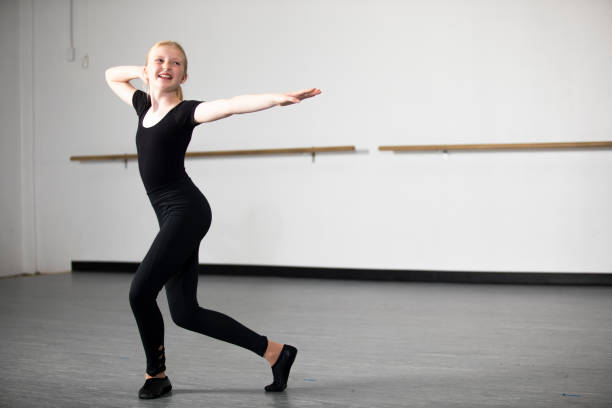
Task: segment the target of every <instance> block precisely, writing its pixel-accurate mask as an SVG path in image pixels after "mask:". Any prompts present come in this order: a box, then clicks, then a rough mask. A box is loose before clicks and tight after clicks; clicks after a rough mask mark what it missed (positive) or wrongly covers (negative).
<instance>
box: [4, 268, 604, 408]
mask: <svg viewBox="0 0 612 408" xmlns="http://www.w3.org/2000/svg"><path fill="white" fill-rule="evenodd" d="M130 279H131V275H130V274H113V273H74V274H60V275H43V276H35V277H19V278H8V279H0V305H1V309H2V314H1V315H0V330H1V333H2V334H1V337H0V341H1V343H0V345H1V347H0V362H1V363H0V364H1V366H0V368H1V369H2V373H3V382H2V391H1V392H0V406H2V407H88V406H91V407H141V406H142V407H145V406H146V407H158V406H159V407H200V406H206V407H216V408H220V407H506V406H508V407H529V408H533V407H566V406H567V407H611V406H612V379H611V377H612V288H610V287H550V286H548V287H546V286H511V285H504V286H501V285H498V286H495V285H460V284H426V283H386V282H378V283H375V282H346V281H317V280H306V279H304V280H302V279H280V278H243V277H234V278H231V277H211V276H200V284H199V300H200V303H201V305H202V306H204V307H209V308H211V309H215V310H219V311H223V312H225V313H227V314H229V315H230V316H232V317H234V318H236V319H238V320H239V321H241V322H243V323H245V324H246V325H247V326H249V327H251V328H253V329H254V330H256V331H259V332H260V333H262V334H265V335H268V336H269V337H270V338H272V339H274V340H278V341H280V342H287V343H291V344H294V345H296V346H298V348H299V349H300V353H299V355H298V359H297V360H296V363H295V365H294V369H293V371H292V376H291V378H290V382H289V388H288V390H287V392H285V393H282V394H266V393H264V391H263V389H262V388H263V386H264V385H265V384H267V383H268V382H269V380H270V379H271V373H270V370H269V368H268V367H267V366H266V362H265V361H264V360H263V359H260V358H258V357H257V356H256V355H254V354H252V353H251V352H248V351H245V350H242V349H239V348H237V347H235V346H231V345H227V344H224V343H222V342H219V341H216V340H212V339H209V338H206V337H204V336H201V335H199V334H196V333H192V332H188V331H185V330H183V329H180V328H178V327H177V326H175V325H174V323H172V322H171V320H170V318H169V314H168V310H167V303H166V299H165V295H164V296H160V298H159V302H160V307H161V309H162V312H163V314H164V318H165V319H166V350H167V351H166V353H167V359H168V361H167V365H168V372H167V373H168V376H169V377H170V379H171V380H172V383H173V386H174V390H173V392H172V394H171V395H170V396H169V397H166V398H161V399H159V400H154V401H140V400H138V398H137V396H136V393H137V390H138V388H139V387H140V386H141V385H142V383H143V381H144V353H143V352H142V351H141V345H140V339H139V337H138V331H137V328H136V325H135V322H134V320H133V317H132V315H131V311H130V308H129V303H128V300H127V298H128V296H127V295H128V289H129V283H130Z"/></svg>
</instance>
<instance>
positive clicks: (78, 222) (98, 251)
mask: <svg viewBox="0 0 612 408" xmlns="http://www.w3.org/2000/svg"><path fill="white" fill-rule="evenodd" d="M24 4H26V5H27V4H28V2H24V3H22V10H26V11H27V7H24ZM68 4H69V2H68V1H67V0H62V1H59V0H54V1H34V4H33V9H32V15H31V16H32V18H33V19H32V21H33V25H32V27H33V31H32V33H31V35H32V39H33V41H32V44H31V45H30V47H31V48H30V51H31V53H32V54H33V60H34V64H33V66H32V68H33V72H32V77H33V80H32V81H31V83H32V88H33V94H34V97H33V107H32V111H33V115H32V117H33V119H32V122H31V123H32V131H31V134H32V135H33V143H34V151H35V159H34V163H33V166H32V167H33V168H34V180H35V182H34V183H33V185H34V189H35V194H34V197H33V198H32V201H33V202H35V212H34V213H35V225H36V227H35V236H36V245H35V247H36V252H37V257H36V263H37V264H38V268H39V269H40V270H42V271H56V270H67V269H69V267H70V261H71V260H73V259H74V260H113V261H115V260H116V261H139V260H140V259H141V258H142V257H143V256H144V254H145V253H146V250H147V249H148V246H149V244H150V243H151V241H152V239H153V237H154V234H155V232H156V229H157V224H156V219H155V216H154V213H153V211H152V209H151V208H150V204H149V202H148V200H147V197H146V194H145V192H144V189H143V187H142V185H141V182H140V179H139V175H138V171H137V165H136V163H135V162H130V163H129V164H128V166H127V168H125V167H124V165H123V163H112V162H103V163H95V164H82V163H75V162H69V160H68V158H69V156H70V155H75V154H79V155H80V154H103V153H126V152H130V153H132V152H135V145H134V133H135V130H136V117H135V114H134V112H133V110H132V108H130V107H129V106H127V105H125V104H122V103H121V102H120V101H119V100H118V99H116V98H115V97H114V96H113V95H112V94H111V92H110V91H109V90H108V89H107V88H106V85H105V83H104V79H103V78H104V70H105V69H106V68H107V67H109V66H113V65H123V64H142V63H143V62H144V56H145V53H146V51H147V50H148V48H149V47H150V46H151V45H152V44H153V43H154V42H156V41H158V40H162V39H174V40H178V41H180V42H181V43H182V44H183V45H184V47H185V48H186V50H187V52H188V56H189V69H190V78H189V80H188V82H187V86H186V87H185V94H186V97H187V99H208V100H211V99H215V98H220V97H227V96H232V95H236V94H241V93H256V92H276V91H289V90H294V89H299V88H303V87H311V86H316V87H319V88H321V89H322V90H323V94H322V95H321V96H319V97H317V98H315V99H313V100H308V101H305V102H304V103H302V104H300V105H297V106H291V107H286V108H276V109H273V110H269V111H265V112H260V113H256V114H251V115H243V116H238V117H232V118H229V119H226V120H222V121H219V122H215V123H212V124H206V125H202V126H199V127H198V128H197V129H196V131H195V132H194V136H193V141H192V143H191V146H190V150H192V151H198V150H217V149H218V150H224V149H248V148H266V147H270V148H275V147H300V146H328V145H345V144H354V145H356V146H357V148H358V149H359V150H360V151H362V153H360V154H349V155H321V156H318V157H317V159H316V162H315V163H314V164H313V163H312V162H311V159H310V157H309V156H295V157H258V158H224V159H197V160H188V161H187V162H186V168H187V172H188V173H189V174H190V175H191V177H192V179H193V180H194V181H195V182H196V184H197V185H199V186H200V187H201V189H202V191H203V192H204V194H205V195H206V196H207V197H208V198H209V201H210V202H211V205H212V208H213V225H212V228H211V230H210V232H209V234H208V236H207V237H206V238H205V239H204V241H203V243H202V245H201V250H200V262H202V263H206V262H212V263H234V264H268V265H293V266H320V267H354V268H389V269H440V270H474V271H544V272H611V271H612V251H610V247H611V244H612V215H611V212H610V208H612V183H610V181H611V177H610V174H612V151H610V150H603V151H602V150H599V151H545V152H541V151H540V152H497V153H493V152H487V153H453V154H450V155H448V156H445V155H443V154H439V153H431V154H397V155H394V154H392V153H383V152H379V151H378V150H377V147H378V146H379V145H383V144H432V143H478V142H485V143H496V142H499V143H501V142H539V141H542V142H548V141H589V140H610V139H611V138H612V119H611V116H610V112H612V98H610V95H612V76H611V75H610V72H612V3H611V2H609V1H595V0H587V1H573V0H572V1H532V0H522V1H515V0H498V1H476V0H474V1H462V2H457V1H443V0H434V1H393V0H385V1H378V2H372V1H354V0H351V1H348V0H334V1H329V0H316V1H307V2H305V1H297V0H293V1H280V0H274V1H273V0H268V1H249V0H231V1H221V0H217V1H207V2H199V1H193V0H192V1H186V0H185V1H176V2H173V3H172V4H171V7H170V9H169V4H168V2H162V1H153V2H144V1H133V2H120V1H112V2H95V1H91V2H89V1H78V0H77V1H75V17H74V19H75V21H74V23H75V30H74V35H75V47H76V49H77V61H76V62H68V61H67V60H66V57H65V54H66V48H68V37H69V24H68V23H69V7H68ZM3 30H4V28H3ZM3 41H4V40H3ZM22 46H23V47H26V51H25V52H27V47H28V45H27V44H22ZM9 48H10V47H9ZM3 49H4V46H3ZM85 56H87V57H88V58H89V66H88V67H87V68H83V67H82V65H81V63H82V61H83V58H84V57H85ZM4 69H5V68H3V70H4ZM8 69H10V68H8ZM3 72H4V71H3ZM23 81H24V82H22V88H24V87H27V82H28V79H27V78H25V79H24V80H23ZM3 99H4V98H3ZM5 105H7V104H6V102H4V105H3V107H4V106H5ZM7 106H8V105H7ZM9 113H10V112H9ZM4 114H5V113H4V108H3V115H4ZM26 136H27V135H26ZM3 143H4V138H3ZM13 143H15V142H13ZM4 155H5V154H4V153H3V156H4ZM3 166H5V165H3ZM6 166H8V164H7V165H6Z"/></svg>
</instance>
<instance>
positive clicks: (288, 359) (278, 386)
mask: <svg viewBox="0 0 612 408" xmlns="http://www.w3.org/2000/svg"><path fill="white" fill-rule="evenodd" d="M296 355H297V349H296V348H295V347H293V346H289V345H287V344H285V345H284V346H283V349H282V350H281V352H280V356H278V360H276V363H274V365H273V366H272V375H273V376H274V382H273V383H272V384H270V385H267V386H266V387H265V390H266V391H268V392H281V391H284V390H285V388H287V380H288V379H289V371H291V365H292V364H293V361H294V360H295V356H296Z"/></svg>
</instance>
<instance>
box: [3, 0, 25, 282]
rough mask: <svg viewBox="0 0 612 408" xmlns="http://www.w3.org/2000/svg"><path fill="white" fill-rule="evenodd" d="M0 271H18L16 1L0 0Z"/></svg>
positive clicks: (17, 39) (17, 19)
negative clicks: (0, 54)
mask: <svg viewBox="0 0 612 408" xmlns="http://www.w3.org/2000/svg"><path fill="white" fill-rule="evenodd" d="M0 50H2V58H0V89H2V98H1V99H0V123H1V124H2V126H0V209H1V211H0V225H1V228H0V275H13V274H16V273H21V271H22V242H21V239H22V225H21V216H22V210H21V166H20V156H21V153H20V152H21V144H20V122H19V112H20V98H19V74H20V73H19V3H18V2H17V1H16V0H15V1H2V2H0Z"/></svg>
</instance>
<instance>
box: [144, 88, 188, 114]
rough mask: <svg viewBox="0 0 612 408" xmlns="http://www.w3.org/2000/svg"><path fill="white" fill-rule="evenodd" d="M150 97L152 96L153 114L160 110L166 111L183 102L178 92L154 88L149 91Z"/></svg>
mask: <svg viewBox="0 0 612 408" xmlns="http://www.w3.org/2000/svg"><path fill="white" fill-rule="evenodd" d="M149 95H151V109H152V110H153V112H155V111H157V110H160V109H161V110H166V109H168V108H171V107H173V106H175V105H176V104H178V103H179V102H180V101H181V100H180V99H179V98H178V96H177V95H176V91H170V92H164V91H162V90H160V89H155V88H152V89H150V90H149Z"/></svg>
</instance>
